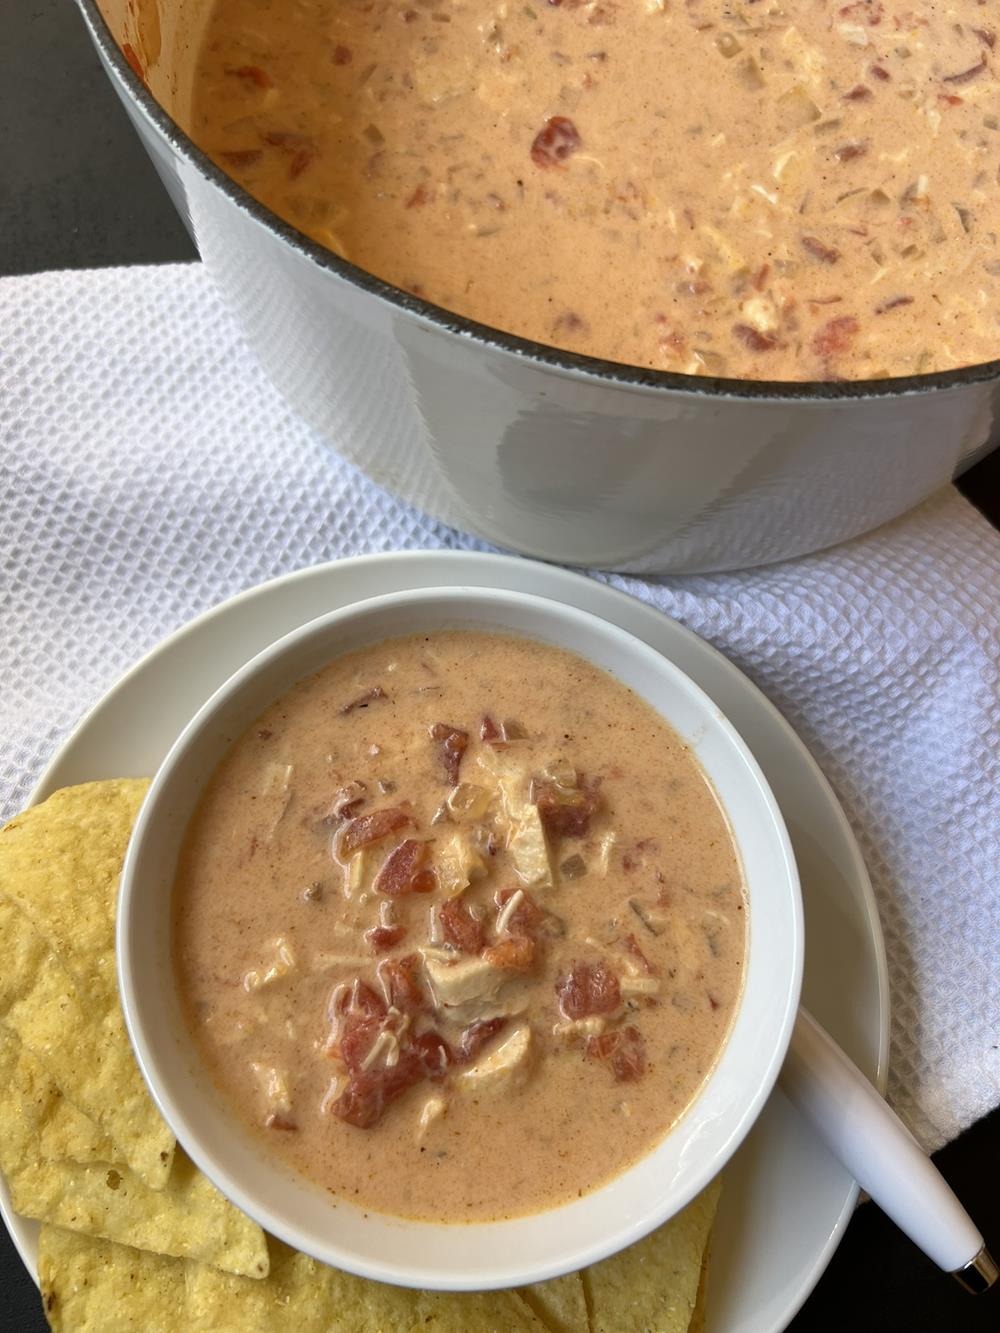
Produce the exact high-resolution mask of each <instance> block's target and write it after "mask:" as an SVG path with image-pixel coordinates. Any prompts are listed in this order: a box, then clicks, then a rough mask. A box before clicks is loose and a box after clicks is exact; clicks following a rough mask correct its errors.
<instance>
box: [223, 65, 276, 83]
mask: <svg viewBox="0 0 1000 1333" xmlns="http://www.w3.org/2000/svg"><path fill="white" fill-rule="evenodd" d="M226 73H227V74H229V75H231V76H232V77H233V78H236V79H242V80H243V82H244V83H248V84H253V86H254V87H255V88H273V87H274V80H273V79H272V78H271V76H270V74H268V72H267V70H266V69H261V67H260V66H259V65H240V66H239V67H238V68H236V69H234V68H233V67H232V66H230V67H229V68H228V69H227V70H226Z"/></svg>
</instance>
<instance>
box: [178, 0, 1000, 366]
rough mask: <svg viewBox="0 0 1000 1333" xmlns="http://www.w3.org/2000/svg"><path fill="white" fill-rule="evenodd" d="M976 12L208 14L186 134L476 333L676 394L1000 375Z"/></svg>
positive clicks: (437, 0)
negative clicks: (935, 373) (982, 370)
mask: <svg viewBox="0 0 1000 1333" xmlns="http://www.w3.org/2000/svg"><path fill="white" fill-rule="evenodd" d="M994 11H995V6H993V5H990V4H986V3H984V0H950V3H948V4H938V3H917V2H916V0H853V3H851V2H848V3H841V2H840V0H742V2H740V0H585V2H584V0H505V3H502V4H497V3H496V0H295V2H294V3H286V2H285V0H216V3H215V5H214V9H213V13H212V17H211V21H210V24H209V27H208V30H207V35H206V38H205V43H204V48H203V50H202V52H201V57H200V62H199V67H198V71H197V78H196V86H195V100H194V113H193V133H194V135H195V137H196V138H197V139H198V140H199V142H200V143H201V144H202V145H203V146H204V147H205V148H206V149H207V151H208V152H209V153H210V154H211V155H212V157H214V159H215V161H216V162H217V163H219V164H220V165H221V166H222V167H223V168H224V169H225V170H226V171H228V172H230V173H231V174H232V175H233V176H235V177H236V179H237V180H239V181H240V182H241V183H242V184H244V185H245V186H246V187H247V189H248V190H249V191H250V192H251V193H252V194H254V195H256V196H257V197H258V198H259V199H261V200H262V201H263V202H264V203H266V204H268V205H269V206H270V207H271V208H273V209H274V210H275V211H276V212H278V213H279V214H282V215H283V216H284V217H286V218H288V219H289V220H290V221H291V222H292V223H294V224H295V225H296V226H297V227H299V228H300V229H301V230H303V231H304V232H306V233H308V234H309V235H310V236H312V237H313V238H314V239H315V240H317V241H319V242H320V243H321V244H323V245H325V246H328V247H329V248H330V249H332V250H334V251H336V252H337V253H338V254H340V255H342V256H345V257H346V258H348V259H351V260H352V261H353V262H355V263H356V264H359V265H360V266H361V267H362V268H364V269H367V270H369V271H370V272H372V273H374V274H376V275H377V276H379V277H381V278H384V279H386V280H387V281H388V282H391V283H393V284H395V285H396V286H397V287H402V288H405V289H407V290H409V291H412V292H415V293H417V294H419V295H421V296H425V297H427V298H429V299H430V300H432V301H435V302H437V303H438V304H440V305H442V306H444V307H446V308H447V309H449V310H454V311H457V312H459V313H461V314H463V315H468V316H470V317H471V318H473V319H477V320H481V321H482V322H483V323H486V324H489V325H493V326H494V327H496V328H499V329H503V330H507V331H509V332H512V333H517V334H522V335H525V336H527V337H530V338H534V339H537V340H538V341H540V342H542V343H548V344H551V345H554V346H557V347H562V348H567V349H569V350H571V351H575V352H585V353H589V354H592V355H597V356H602V357H607V358H610V359H611V360H613V361H624V362H630V363H632V364H634V365H637V366H651V367H655V368H658V369H663V370H672V371H681V372H685V373H688V374H695V375H702V374H708V375H726V376H736V377H741V378H747V379H761V378H763V379H788V380H801V379H831V378H870V377H875V376H886V375H906V374H911V373H914V372H925V371H931V370H944V369H947V368H949V367H952V366H959V365H964V364H967V363H972V362H978V361H987V360H989V359H991V358H993V357H996V356H998V355H1000V327H998V313H997V312H998V310H1000V240H998V235H1000V184H998V168H1000V105H998V99H997V78H996V64H997V60H998V59H1000V51H998V50H997V49H996V39H997V32H998V31H1000V24H998V23H997V22H996V14H995V12H994Z"/></svg>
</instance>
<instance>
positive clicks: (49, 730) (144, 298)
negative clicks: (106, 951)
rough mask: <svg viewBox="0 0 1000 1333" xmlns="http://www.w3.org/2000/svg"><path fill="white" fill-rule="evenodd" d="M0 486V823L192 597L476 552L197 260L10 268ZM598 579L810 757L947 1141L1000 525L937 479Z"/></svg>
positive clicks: (961, 1043) (970, 945)
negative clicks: (375, 478) (805, 540)
mask: <svg viewBox="0 0 1000 1333" xmlns="http://www.w3.org/2000/svg"><path fill="white" fill-rule="evenodd" d="M0 476H2V485H0V506H2V509H0V598H2V602H0V604H2V608H3V621H2V627H3V632H2V636H0V673H2V674H0V679H2V682H3V684H2V697H0V814H4V815H9V814H11V813H13V812H14V811H15V810H16V809H17V808H18V807H19V805H20V804H21V803H22V802H23V801H24V799H25V797H26V795H27V792H28V790H29V788H30V786H31V784H32V783H33V782H34V780H35V778H36V776H37V775H38V773H39V771H40V769H41V767H42V765H43V763H44V762H45V760H46V759H47V758H48V756H49V755H50V753H51V752H52V750H53V748H54V747H55V745H56V744H57V742H58V741H59V740H60V738H61V737H62V736H63V735H65V733H66V732H67V730H68V729H69V728H70V727H71V726H72V724H73V723H74V722H75V721H76V720H77V718H78V717H79V715H80V714H81V712H82V711H83V710H84V709H85V708H87V707H88V705H90V704H91V703H93V702H94V700H95V699H96V698H97V697H98V696H99V695H100V694H101V693H102V692H103V691H104V690H105V689H106V688H107V687H108V686H109V685H110V684H111V683H112V682H113V681H114V680H115V679H116V677H117V676H119V675H120V674H121V673H122V672H123V671H124V669H125V668H126V667H128V666H129V665H130V664H131V663H132V662H134V661H135V660H136V658H138V657H139V656H140V655H141V654H142V653H144V652H145V651H146V650H147V649H148V648H150V647H152V646H153V644H155V643H156V642H157V640H159V639H160V638H162V637H163V636H164V635H165V634H167V633H168V632H169V631H171V630H173V629H175V628H176V627H177V626H178V625H180V624H182V623H183V622H184V621H186V620H188V619H190V617H191V616H193V615H194V614H195V613H196V612H199V611H202V610H203V609H205V608H206V607H208V606H211V605H212V604H213V603H215V602H218V601H220V600H221V599H223V598H225V597H227V596H229V595H230V594H231V593H234V592H236V591H238V590H239V589H242V588H246V587H249V586H251V585H252V584H255V583H259V582H261V581H262V580H264V579H268V578H270V577H272V576H273V575H276V574H280V573H283V572H285V571H288V570H294V569H298V568H300V567H302V566H304V565H310V564H315V563H317V562H319V561H322V560H329V559H333V558H336V557H338V556H344V555H353V554H358V553H361V552H370V551H388V550H394V549H401V548H414V547H452V548H463V547H464V548H469V549H483V548H482V547H481V545H480V544H479V543H476V542H474V541H472V540H471V539H468V538H465V537H463V536H462V535H460V534H459V533H456V532H454V531H451V530H449V529H447V528H444V527H441V526H440V525H439V524H437V523H435V522H433V521H432V520H430V519H428V518H426V517H424V516H423V515H421V514H419V513H416V512H415V511H413V510H412V509H409V508H407V507H406V506H405V505H403V504H401V503H400V502H399V501H397V500H395V499H393V498H391V497H390V496H388V495H386V494H385V493H384V492H383V491H380V490H379V489H377V488H376V487H375V486H373V485H371V484H370V483H369V482H367V481H366V480H365V479H364V478H363V477H362V476H360V474H359V473H358V472H357V471H356V470H355V469H354V468H352V467H350V466H349V465H348V464H346V463H344V462H342V461H341V460H340V459H339V458H337V457H336V455H334V454H333V453H331V451H330V450H329V449H328V448H327V447H326V446H325V445H324V444H323V443H322V442H321V441H320V440H319V439H318V438H317V437H316V435H314V434H313V433H312V432H311V431H310V430H309V429H308V428H307V427H306V426H305V425H303V423H302V422H301V421H300V420H299V419H298V418H297V417H296V416H295V415H294V414H293V413H292V411H291V409H290V408H289V407H288V406H287V405H286V404H285V403H284V402H283V401H282V400H281V399H280V398H279V397H278V395H277V394H276V393H275V392H274V391H273V390H272V389H271V388H270V387H269V386H268V385H267V383H266V382H265V381H264V380H263V378H262V376H261V375H260V373H259V371H258V370H257V368H256V366H255V364H254V362H253V360H252V358H251V355H250V353H249V352H248V351H247V349H246V348H245V346H244V344H243V343H242V341H241V339H240V335H239V332H238V330H237V329H236V328H235V326H234V325H233V323H232V322H231V320H230V319H229V317H228V316H227V315H226V313H225V312H224V311H223V309H222V308H221V307H220V305H219V304H218V302H217V300H216V297H215V295H214V293H213V291H212V289H211V287H210V286H209V283H208V280H207V277H206V275H205V274H204V273H203V271H202V270H201V268H200V267H199V266H197V265H190V266H188V265H184V266H178V267H171V268H161V269H130V270H111V271H107V272H99V273H76V274H44V275H41V276H39V277H29V278H7V279H4V280H3V281H0ZM331 516H332V517H331ZM611 582H613V583H615V584H616V585H617V586H619V587H622V588H625V589H626V590H627V591H629V592H631V593H633V594H635V595H636V596H638V597H641V598H644V599H645V600H646V601H649V602H652V603H654V604H655V605H656V606H658V607H660V608H662V610H664V611H666V612H667V613H668V614H670V615H672V616H675V617H676V618H677V619H679V620H681V621H683V622H684V623H685V624H686V625H689V626H690V627H691V628H692V629H694V630H696V631H697V632H698V633H699V634H701V635H703V636H704V637H705V638H706V639H709V640H710V641H711V642H712V643H714V644H716V645H717V646H718V647H719V648H721V649H722V650H723V652H725V653H726V654H727V655H728V656H729V657H730V658H731V659H732V660H733V661H734V662H736V663H737V665H738V666H740V667H741V668H742V669H743V670H744V671H745V672H746V673H747V675H748V676H750V677H751V678H752V679H753V680H754V681H756V683H757V684H758V685H759V686H760V687H761V688H762V689H763V690H764V691H765V692H766V693H767V694H768V695H769V696H770V697H771V699H773V700H774V702H775V703H776V704H777V705H778V707H779V708H780V709H781V710H782V712H783V713H784V714H785V716H786V717H787V718H788V719H789V720H790V722H791V723H792V725H793V726H794V727H796V728H797V730H798V731H799V733H800V735H801V736H802V737H803V739H804V740H805V741H806V743H807V745H809V747H810V748H811V750H812V752H813V754H814V755H815V756H816V758H817V759H818V760H819V762H820V764H821V765H822V766H823V768H824V770H825V771H826V774H827V776H828V777H829V779H830V781H831V782H832V784H833V786H834V787H835V789H836V791H837V793H838V795H839V797H840V799H841V801H842V802H843V804H844V807H845V809H846V811H847V814H848V816H849V818H850V820H851V822H852V824H853V826H854V829H855V831H856V833H857V835H858V838H859V840H860V843H861V847H862V851H863V852H864V855H865V858H866V860H867V862H868V866H869V869H870V871H871V873H872V877H873V880H874V883H875V889H876V892H877V894H878V900H879V906H880V909H881V913H882V922H883V925H884V927H885V932H886V939H887V944H888V951H889V966H890V974H891V982H892V1000H893V1012H894V1026H893V1033H892V1049H891V1081H890V1096H891V1099H892V1100H893V1102H894V1104H895V1106H896V1108H897V1109H898V1110H899V1111H900V1112H901V1113H902V1115H903V1116H904V1117H905V1118H906V1119H907V1121H908V1122H909V1123H910V1125H911V1126H912V1127H913V1129H914V1131H915V1132H916V1134H917V1135H918V1137H919V1138H920V1139H921V1140H922V1141H923V1143H924V1144H925V1145H926V1146H927V1147H930V1148H934V1147H937V1146H938V1145H939V1144H941V1143H943V1142H945V1141H946V1140H947V1139H950V1138H953V1137H954V1136H955V1135H956V1134H957V1133H958V1132H959V1131H960V1130H961V1129H963V1128H964V1127H965V1126H966V1125H968V1124H970V1123H971V1122H972V1121H973V1120H975V1119H977V1118H978V1117H980V1116H981V1115H983V1114H984V1113H985V1112H986V1111H988V1110H990V1109H991V1108H992V1107H993V1106H995V1105H996V1104H997V1102H998V1101H1000V1057H998V1052H997V1043H998V1040H1000V1037H998V1033H1000V1023H998V1016H1000V1015H998V1008H1000V1005H998V997H1000V987H998V984H997V964H996V960H997V956H998V947H1000V891H998V883H997V867H998V861H1000V857H998V850H1000V647H998V632H1000V609H998V590H1000V536H998V535H997V533H995V532H994V531H993V530H992V528H990V526H989V525H988V524H987V523H986V521H985V520H984V519H982V518H981V517H980V516H979V515H978V514H977V513H976V512H975V510H973V509H972V508H971V507H970V506H969V505H968V504H966V502H965V501H964V500H962V499H961V497H960V496H959V495H958V494H957V493H956V492H955V491H954V490H952V489H950V488H949V489H947V490H945V491H943V492H942V493H941V494H939V495H938V496H936V497H935V498H934V499H932V500H930V501H928V503H926V504H925V505H923V506H922V507H921V508H920V509H918V510H917V511H916V512H914V513H912V514H910V515H908V516H907V517H905V518H903V519H900V520H898V521H897V522H895V523H892V524H890V525H888V526H887V527H885V528H882V529H881V530H880V531H878V532H876V533H874V534H873V535H871V536H869V537H865V538H861V539H859V540H857V541H854V542H852V543H850V544H848V545H845V546H842V547H839V548H837V549H836V550H833V551H830V552H827V553H825V554H822V555H818V556H812V557H810V558H808V559H804V560H798V561H795V562H790V563H787V564H783V565H777V566H772V567H771V568H768V569H762V570H754V571H751V572H750V573H745V574H721V575H710V576H698V577H690V576H689V577H685V578H675V579H664V580H659V581H640V580H637V579H629V578H619V577H614V578H612V579H611Z"/></svg>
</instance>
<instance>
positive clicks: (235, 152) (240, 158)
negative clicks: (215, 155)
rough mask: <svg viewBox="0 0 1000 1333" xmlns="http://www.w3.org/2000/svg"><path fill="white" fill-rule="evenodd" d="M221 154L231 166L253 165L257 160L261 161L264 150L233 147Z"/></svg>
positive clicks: (224, 160)
mask: <svg viewBox="0 0 1000 1333" xmlns="http://www.w3.org/2000/svg"><path fill="white" fill-rule="evenodd" d="M219 156H220V157H221V158H222V160H223V162H226V163H228V164H229V166H231V167H252V166H253V165H254V163H255V162H259V161H260V159H261V158H262V157H263V156H264V152H263V149H261V148H233V149H231V150H230V151H229V152H226V153H220V154H219Z"/></svg>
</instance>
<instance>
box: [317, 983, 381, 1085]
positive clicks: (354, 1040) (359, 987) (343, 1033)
mask: <svg viewBox="0 0 1000 1333" xmlns="http://www.w3.org/2000/svg"><path fill="white" fill-rule="evenodd" d="M334 994H335V995H336V994H337V992H334ZM385 1017H386V1006H385V1001H384V1000H383V999H382V998H381V997H380V996H379V995H377V994H376V993H375V991H373V990H372V988H371V986H369V985H368V984H367V982H364V981H361V980H358V981H355V983H354V985H353V986H352V987H351V990H350V992H349V994H347V995H344V994H343V992H341V993H340V999H339V1001H338V1003H337V1006H336V1008H335V1009H334V1011H333V1012H332V1013H331V1014H330V1015H329V1018H330V1024H331V1030H330V1036H329V1038H328V1039H327V1043H326V1052H327V1054H328V1055H331V1056H333V1058H334V1059H337V1060H342V1061H343V1063H344V1064H345V1065H346V1066H347V1067H348V1069H355V1068H358V1067H360V1065H361V1062H362V1060H364V1058H365V1056H366V1055H367V1054H368V1052H369V1051H370V1050H371V1048H372V1044H373V1042H374V1041H375V1038H376V1036H377V1035H378V1031H379V1028H381V1026H382V1024H383V1022H384V1021H385Z"/></svg>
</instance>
